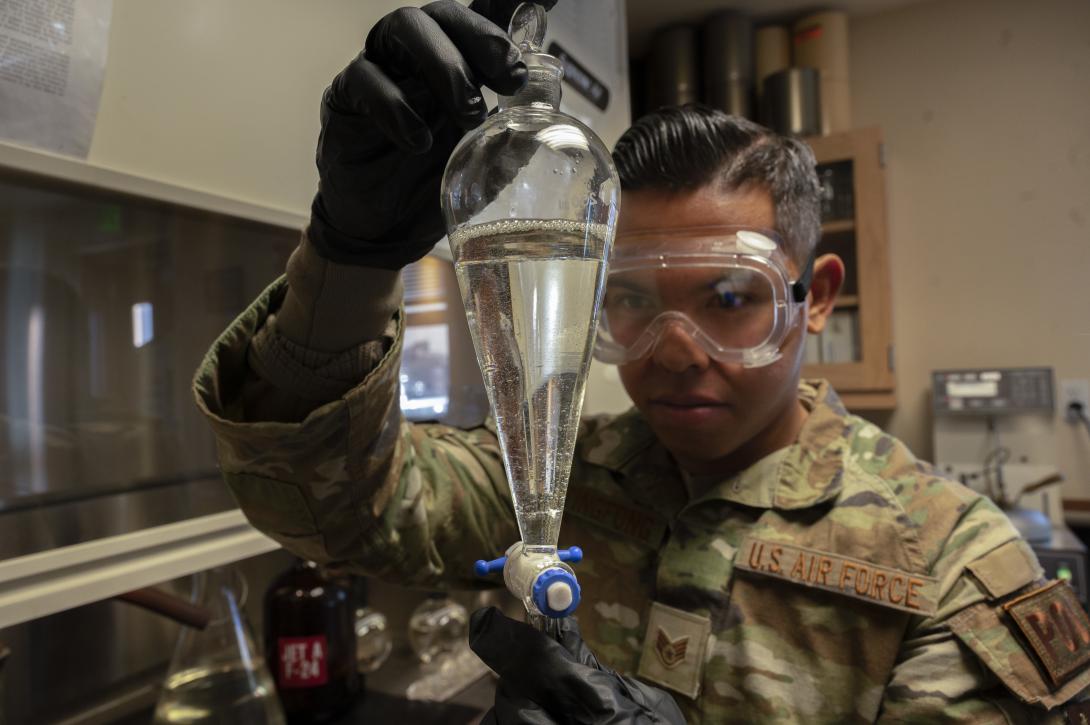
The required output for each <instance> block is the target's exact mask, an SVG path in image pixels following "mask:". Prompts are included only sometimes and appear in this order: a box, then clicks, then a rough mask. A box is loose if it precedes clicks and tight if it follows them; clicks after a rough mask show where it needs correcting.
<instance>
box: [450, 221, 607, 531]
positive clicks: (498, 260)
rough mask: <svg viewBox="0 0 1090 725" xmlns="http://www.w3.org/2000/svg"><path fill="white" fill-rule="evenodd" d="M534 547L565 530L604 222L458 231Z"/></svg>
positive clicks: (502, 435) (459, 253)
mask: <svg viewBox="0 0 1090 725" xmlns="http://www.w3.org/2000/svg"><path fill="white" fill-rule="evenodd" d="M451 246H452V247H453V248H454V249H455V250H456V252H455V258H456V263H455V270H456V272H457V274H458V283H459V286H460V287H461V291H462V301H463V302H464V304H465V308H466V317H467V319H468V320H469V327H470V331H471V333H472V335H473V343H474V345H475V346H476V349H477V361H478V363H480V366H481V372H482V373H483V375H484V380H485V385H486V386H487V388H488V396H489V401H490V402H491V404H492V412H493V415H494V416H495V420H496V428H497V431H498V433H499V439H500V448H501V450H502V452H503V459H504V464H505V466H506V468H507V476H508V480H509V482H510V485H511V494H512V497H513V499H514V505H515V515H516V517H517V518H518V524H519V531H520V533H521V535H522V541H523V542H524V543H525V544H526V545H527V546H531V547H534V546H543V547H555V546H556V543H557V537H558V536H559V533H560V520H561V514H562V512H563V509H564V496H565V494H566V493H567V488H568V475H569V474H570V472H571V460H572V451H573V448H574V446H575V436H576V432H577V430H578V427H579V413H580V411H581V409H582V407H583V389H584V387H585V384H586V377H587V368H588V366H589V364H590V351H591V345H593V343H594V332H595V330H596V329H597V311H598V310H599V309H600V305H599V304H598V303H599V297H600V295H601V290H602V286H603V285H602V281H603V280H602V277H603V274H604V272H605V265H604V263H603V257H604V256H605V251H604V248H605V228H604V227H602V226H601V225H592V224H581V223H578V222H568V221H555V220H550V221H543V220H533V219H528V220H508V221H502V222H495V223H490V224H481V225H475V226H470V227H465V228H462V229H459V230H457V231H456V232H455V233H453V234H452V235H451Z"/></svg>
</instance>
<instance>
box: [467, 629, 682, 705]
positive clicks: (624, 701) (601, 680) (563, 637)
mask: <svg viewBox="0 0 1090 725" xmlns="http://www.w3.org/2000/svg"><path fill="white" fill-rule="evenodd" d="M469 646H470V647H471V648H472V649H473V651H474V652H476V653H477V656H478V657H480V658H481V659H482V660H483V661H484V663H485V664H487V665H488V666H489V667H491V668H492V669H493V670H494V671H495V672H496V674H498V675H499V676H500V682H499V686H498V687H497V690H496V705H495V707H494V708H493V709H492V710H491V711H489V713H488V714H487V715H486V716H485V718H484V720H482V723H483V725H514V724H515V723H529V724H530V725H546V724H552V723H579V724H580V725H584V724H587V725H590V724H593V725H621V724H622V723H640V725H644V724H647V725H651V724H658V723H664V724H667V725H684V724H685V718H684V717H682V715H681V711H680V710H679V709H678V706H677V703H675V702H674V700H673V698H672V697H670V695H669V694H667V693H666V692H664V691H662V690H659V689H656V688H654V687H650V686H649V685H645V684H643V683H642V682H639V681H638V680H635V679H633V678H630V677H623V676H621V675H619V674H617V673H616V672H614V671H613V670H611V669H609V668H607V667H604V666H603V665H601V664H599V662H598V659H597V658H596V657H595V656H594V653H593V652H591V651H590V648H588V647H587V645H586V643H585V642H583V638H582V637H581V636H580V634H579V627H578V625H577V624H576V623H575V620H574V619H572V618H570V617H568V618H565V619H562V620H561V621H560V641H559V642H558V641H556V640H554V639H552V638H551V637H548V636H546V635H545V634H542V633H541V632H538V631H537V630H536V629H534V628H533V627H531V626H530V625H528V624H523V623H522V622H516V621H515V620H513V619H510V618H508V617H505V616H504V615H503V614H501V613H500V612H499V610H497V609H495V608H494V607H488V608H486V609H478V610H477V611H476V612H474V613H473V616H472V618H471V619H470V623H469Z"/></svg>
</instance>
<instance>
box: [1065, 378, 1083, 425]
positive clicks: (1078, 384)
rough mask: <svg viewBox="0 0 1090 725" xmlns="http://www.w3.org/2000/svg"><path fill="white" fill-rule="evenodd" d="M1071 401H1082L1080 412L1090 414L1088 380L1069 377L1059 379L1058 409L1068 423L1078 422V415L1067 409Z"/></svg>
mask: <svg viewBox="0 0 1090 725" xmlns="http://www.w3.org/2000/svg"><path fill="white" fill-rule="evenodd" d="M1072 403H1082V412H1083V413H1084V414H1086V415H1090V380H1086V379H1085V378H1082V379H1070V380H1061V381H1060V410H1062V411H1063V413H1064V420H1066V421H1067V422H1068V423H1072V424H1074V423H1078V422H1079V416H1078V415H1076V414H1075V412H1074V411H1072V410H1070V409H1069V406H1070V405H1071V404H1072Z"/></svg>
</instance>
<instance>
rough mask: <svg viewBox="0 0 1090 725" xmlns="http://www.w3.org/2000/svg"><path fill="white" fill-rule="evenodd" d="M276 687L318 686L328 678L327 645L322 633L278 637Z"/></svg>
mask: <svg viewBox="0 0 1090 725" xmlns="http://www.w3.org/2000/svg"><path fill="white" fill-rule="evenodd" d="M276 643H277V644H276V647H277V649H278V650H279V652H278V653H277V654H278V655H279V660H280V676H279V677H277V678H276V684H277V686H278V687H318V686H319V685H324V684H325V683H326V682H327V681H328V680H329V667H328V666H327V663H328V659H329V647H327V646H326V638H325V635H324V634H319V635H315V636H313V637H280V638H278V639H277V640H276Z"/></svg>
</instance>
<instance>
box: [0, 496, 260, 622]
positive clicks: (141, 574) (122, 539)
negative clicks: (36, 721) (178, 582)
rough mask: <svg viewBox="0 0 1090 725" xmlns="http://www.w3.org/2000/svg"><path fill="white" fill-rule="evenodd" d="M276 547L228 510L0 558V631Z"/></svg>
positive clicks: (241, 518)
mask: <svg viewBox="0 0 1090 725" xmlns="http://www.w3.org/2000/svg"><path fill="white" fill-rule="evenodd" d="M278 548H280V545H279V544H277V543H276V542H275V541H273V540H272V539H270V538H268V537H266V536H265V535H263V534H261V533H259V532H258V531H257V530H256V529H254V528H253V527H252V526H250V524H249V522H247V521H246V519H245V517H243V515H242V512H241V511H237V510H235V511H226V512H223V513H218V514H212V515H210V516H201V517H199V518H195V519H190V520H188V521H182V522H180V523H176V524H167V525H166V526H156V527H153V528H149V529H144V530H143V531H137V532H135V533H131V534H123V535H121V536H111V537H107V538H104V539H98V540H96V541H89V542H86V543H83V544H76V545H74V546H64V547H61V548H58V549H52V550H50V551H44V552H41V553H39V554H30V555H29V556H21V557H16V558H14V559H8V560H6V561H0V629H4V628H5V627H10V626H12V625H15V624H19V623H21V622H28V621H30V620H33V619H38V618H40V617H44V616H46V615H49V614H54V613H56V612H60V611H64V610H66V609H72V608H74V607H78V606H81V605H84V604H90V603H91V602H98V601H101V600H103V599H109V598H110V597H113V596H116V595H118V594H123V593H125V592H129V591H132V590H133V589H139V588H141V587H146V586H151V585H154V584H159V583H162V582H164V581H168V580H170V579H175V578H177V577H180V576H185V575H186V574H192V573H194V572H198V571H203V570H205V569H209V568H211V567H214V566H220V565H222V564H229V563H231V562H235V561H241V560H242V559H248V558H249V557H251V556H256V555H258V554H263V553H265V552H267V551H273V550H274V549H278Z"/></svg>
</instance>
